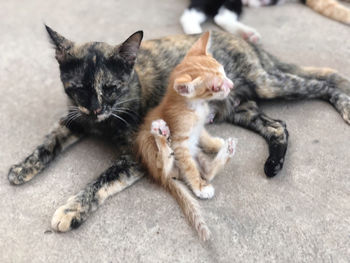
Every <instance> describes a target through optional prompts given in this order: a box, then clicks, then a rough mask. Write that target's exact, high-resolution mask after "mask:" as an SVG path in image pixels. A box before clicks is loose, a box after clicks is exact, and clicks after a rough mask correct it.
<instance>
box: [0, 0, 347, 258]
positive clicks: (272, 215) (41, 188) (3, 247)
mask: <svg viewBox="0 0 350 263" xmlns="http://www.w3.org/2000/svg"><path fill="white" fill-rule="evenodd" d="M187 2H188V1H187V0H176V1H174V0H162V1H158V0H147V1H142V0H128V1H121V0H119V1H118V0H104V1H93V0H85V1H68V0H60V1H58V0H56V1H52V0H34V1H19V0H16V1H15V0H13V1H2V3H1V8H0V17H1V20H0V32H1V34H0V92H1V96H0V112H1V113H0V124H1V125H0V134H1V140H0V149H1V151H0V174H1V175H2V176H1V177H0V200H1V201H0V209H1V210H0V211H1V212H0V262H3V263H5V262H349V261H350V177H349V176H350V168H349V167H350V163H349V160H350V159H349V157H350V141H349V138H350V127H349V126H348V125H346V124H345V123H344V122H343V120H342V119H341V117H340V116H339V115H338V113H337V112H336V111H335V110H334V109H333V108H332V107H331V106H330V105H329V104H327V103H326V102H321V101H302V102H288V103H286V102H273V103H268V104H267V103H265V104H263V105H262V108H263V110H264V111H265V112H266V113H267V114H269V115H270V116H272V117H274V118H279V119H282V120H285V121H286V122H287V125H288V128H289V132H290V144H289V149H288V152H287V156H286V162H285V167H284V169H283V171H282V172H281V174H280V175H279V176H277V177H276V178H273V179H270V180H269V179H266V177H265V175H264V172H263V165H264V161H265V159H266V158H267V154H268V153H267V145H266V143H265V142H264V140H263V139H262V138H261V137H259V136H258V135H256V134H254V133H252V132H250V131H247V130H244V129H242V128H237V127H233V126H230V125H218V126H211V127H210V131H211V132H212V133H213V134H216V135H220V136H223V137H228V136H235V137H238V138H239V149H238V152H237V154H236V156H235V158H234V160H233V161H232V162H231V163H230V164H229V165H228V166H227V168H226V169H225V171H223V172H222V173H221V174H220V175H219V176H218V177H216V179H215V181H214V186H215V187H216V196H215V198H214V199H213V200H210V201H201V202H200V203H201V206H202V208H203V211H204V216H205V218H206V220H207V223H208V225H209V226H210V228H211V230H212V233H213V237H212V240H211V241H210V242H208V243H206V244H203V243H201V242H199V240H198V238H197V236H196V234H195V232H194V231H193V230H192V229H191V227H189V225H188V224H187V223H186V221H185V219H184V217H183V215H182V213H181V211H180V209H179V207H178V205H177V204H176V202H175V201H174V200H173V198H172V197H171V196H170V195H169V194H168V193H166V192H165V191H163V190H162V189H161V188H159V187H158V186H156V185H154V184H152V183H150V182H149V181H147V180H145V179H143V180H142V181H140V182H138V183H137V184H136V185H134V186H133V187H131V188H129V189H127V190H125V191H124V192H122V193H120V194H119V195H117V196H115V197H113V198H111V199H109V200H108V201H107V202H106V203H105V205H104V206H102V207H101V208H100V209H99V210H98V211H96V212H95V213H94V214H93V216H91V218H90V219H89V220H88V221H87V222H86V223H85V224H83V225H82V226H81V227H80V228H79V229H77V230H75V231H72V232H70V233H66V234H57V233H53V232H51V231H50V220H51V216H52V214H53V213H54V211H55V209H56V208H57V207H58V206H60V205H62V204H63V203H64V202H65V201H66V199H67V198H68V197H69V196H71V195H72V194H75V193H77V192H78V191H79V190H80V189H81V188H82V187H84V186H85V185H86V184H87V183H88V182H90V181H91V180H93V178H95V177H96V176H97V175H98V174H99V173H100V172H102V171H103V170H104V169H105V168H107V167H108V166H109V165H110V164H111V163H112V161H113V157H114V156H115V154H116V153H117V152H118V150H117V149H113V148H111V147H110V146H109V145H108V144H106V143H103V142H99V141H97V140H94V139H88V140H85V141H83V142H81V143H79V144H78V145H76V146H75V147H73V148H71V149H69V150H68V151H67V152H65V153H64V154H63V155H62V156H61V157H59V158H58V159H57V160H56V161H55V162H54V163H52V165H51V166H50V168H49V169H47V170H46V171H44V172H43V173H42V174H41V175H40V176H38V177H36V178H35V179H34V180H33V181H31V182H30V183H27V184H25V185H23V186H19V187H14V186H10V185H9V183H8V181H7V171H8V169H9V167H10V165H12V164H14V163H17V162H19V161H20V160H22V159H23V158H24V157H25V156H26V155H28V154H29V153H30V152H31V151H32V150H33V148H34V147H35V146H36V145H38V144H40V143H41V141H42V139H43V136H44V135H45V134H46V133H47V132H48V131H49V130H50V128H51V127H52V126H53V124H54V123H55V122H56V120H57V119H58V117H59V116H60V115H61V114H62V113H63V112H64V111H65V103H66V102H65V95H64V94H63V89H62V87H61V83H60V80H59V71H58V66H57V63H56V61H55V60H54V50H53V49H52V48H51V46H50V44H49V42H48V37H47V36H46V32H45V30H44V27H43V23H44V22H45V23H47V24H48V25H50V26H51V27H53V28H54V29H56V30H57V31H58V32H60V33H62V34H63V35H65V36H66V37H69V38H71V39H72V40H75V41H78V42H83V41H91V40H96V41H97V40H98V41H107V42H109V43H119V42H120V41H122V40H124V39H125V38H126V37H128V36H129V35H130V34H131V33H133V32H134V31H136V30H139V29H143V30H144V32H145V39H151V38H155V37H161V36H164V35H168V34H176V33H181V27H180V25H179V22H178V19H179V17H180V15H181V13H182V11H183V9H184V8H185V7H186V5H187ZM243 22H245V23H247V24H249V25H251V26H253V27H255V28H256V29H258V31H259V32H260V33H261V34H262V36H263V45H264V46H265V48H266V49H268V50H269V51H270V52H272V53H274V54H275V55H277V56H279V57H281V58H282V59H283V60H285V61H289V62H294V63H298V64H302V65H309V66H311V65H312V66H328V67H332V68H335V69H337V70H338V71H339V72H341V73H342V74H344V75H347V76H349V77H350V42H349V41H350V27H347V26H344V25H341V24H339V23H336V22H333V21H330V20H328V19H326V18H324V17H322V16H320V15H318V14H316V13H314V12H313V11H312V10H310V9H308V8H307V7H305V6H302V5H300V4H298V3H288V4H286V5H283V6H276V7H270V8H262V9H249V10H247V11H246V13H245V16H244V17H243ZM214 27H215V26H213V25H212V24H211V22H208V23H206V24H205V28H214Z"/></svg>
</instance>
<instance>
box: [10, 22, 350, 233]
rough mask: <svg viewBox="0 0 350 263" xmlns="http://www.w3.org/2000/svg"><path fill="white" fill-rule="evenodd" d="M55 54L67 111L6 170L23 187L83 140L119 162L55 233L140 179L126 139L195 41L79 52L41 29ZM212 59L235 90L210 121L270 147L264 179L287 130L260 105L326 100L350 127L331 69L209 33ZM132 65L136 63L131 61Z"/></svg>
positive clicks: (349, 84) (66, 211) (64, 209)
mask: <svg viewBox="0 0 350 263" xmlns="http://www.w3.org/2000/svg"><path fill="white" fill-rule="evenodd" d="M46 29H47V31H48V33H49V35H50V37H51V39H52V42H53V43H54V45H55V48H56V59H57V61H58V63H59V67H60V72H61V80H62V83H63V86H64V90H65V92H66V93H67V95H68V98H69V100H70V102H71V104H72V107H70V108H68V114H67V116H66V117H65V118H63V119H61V120H60V122H59V124H58V125H57V127H56V128H55V129H54V130H53V131H52V132H51V133H49V134H48V135H47V136H46V138H45V140H44V142H43V143H42V144H41V145H39V146H38V147H37V148H36V149H35V150H34V152H33V153H32V154H30V155H29V156H28V157H27V158H26V159H25V160H24V161H22V162H21V163H19V164H16V165H13V166H12V167H11V168H10V171H9V174H8V179H9V181H10V182H11V183H12V184H16V185H18V184H23V183H25V182H27V181H29V180H31V179H32V178H34V176H35V175H37V174H38V173H39V172H41V171H42V170H43V169H44V168H45V167H47V166H48V164H49V163H50V162H51V161H52V160H53V159H54V158H55V157H56V156H57V155H58V154H59V153H60V152H62V151H63V150H64V149H65V148H66V147H68V146H70V145H72V144H73V143H74V142H76V141H77V140H79V139H80V138H82V137H84V136H85V135H100V136H104V137H105V138H106V137H109V138H110V139H111V141H112V142H114V143H115V145H116V147H118V149H119V150H120V152H121V154H123V156H120V157H119V159H117V160H116V162H115V164H114V165H113V166H112V167H110V168H109V169H107V170H106V171H105V172H103V173H102V174H101V175H100V176H99V177H98V178H97V179H96V180H94V181H93V182H91V183H90V184H88V185H87V186H86V187H85V188H84V189H83V190H81V191H80V192H79V193H78V194H76V195H74V196H72V197H71V198H69V199H68V201H67V203H66V204H64V205H63V206H61V207H60V208H58V209H57V210H56V212H55V214H54V216H53V219H52V227H53V229H55V230H57V231H68V230H70V229H72V228H76V227H78V226H79V225H80V224H81V223H82V222H84V221H85V220H86V219H87V218H88V216H89V215H90V214H91V212H92V211H94V210H96V209H97V207H98V206H99V205H101V204H102V203H103V201H104V200H105V199H106V198H107V197H108V196H111V195H113V194H116V193H117V192H120V191H122V190H123V189H124V188H126V187H128V186H130V185H131V184H133V183H134V182H135V181H137V180H138V179H140V178H141V177H142V176H143V171H142V169H141V168H140V166H139V164H138V163H136V162H135V161H134V160H133V157H132V156H131V155H130V152H131V147H130V145H131V142H130V138H132V136H131V135H130V133H131V132H133V131H134V130H135V129H136V128H137V125H138V124H139V123H140V119H142V117H144V115H145V114H146V113H147V111H149V110H150V109H151V108H154V107H155V106H156V105H157V104H158V103H159V102H160V100H161V98H162V96H163V95H164V92H165V89H166V85H167V83H168V78H169V75H170V72H171V71H172V70H173V68H174V67H175V66H176V65H177V64H178V63H179V62H180V61H181V60H182V59H183V58H184V56H185V54H186V52H187V51H188V50H189V48H190V47H191V46H192V45H193V43H194V42H195V41H196V40H197V39H198V36H197V35H178V36H170V37H164V38H161V39H157V40H149V41H144V42H143V43H142V45H141V46H140V44H141V40H142V37H143V33H142V32H141V31H139V32H136V33H134V34H133V35H131V36H130V37H129V38H128V39H127V40H126V41H125V42H124V43H122V44H120V45H116V46H111V45H108V44H106V43H101V42H91V43H85V44H82V45H78V44H75V43H74V42H72V41H70V40H68V39H66V38H64V37H63V36H61V35H60V34H58V33H57V32H55V31H53V30H52V29H51V28H49V27H46ZM211 36H212V45H211V48H210V50H209V52H210V53H211V54H212V55H213V57H214V58H215V59H216V60H217V61H218V62H219V63H220V64H222V65H223V67H224V70H225V72H226V74H227V77H228V78H229V79H231V80H232V81H233V83H234V85H235V89H234V90H232V91H231V92H230V94H229V96H228V97H227V98H226V99H225V100H222V101H212V102H210V107H211V111H212V112H214V113H215V117H214V121H215V122H223V121H226V122H229V123H232V124H235V125H239V126H242V127H245V128H247V129H250V130H252V131H255V132H257V133H258V134H260V135H261V136H263V137H264V138H265V139H266V141H267V143H268V145H269V152H270V154H269V157H268V159H267V161H266V163H265V173H266V175H267V176H268V177H272V176H275V175H276V174H277V173H278V172H279V171H280V170H281V169H282V167H283V163H284V161H285V158H284V157H285V153H286V150H287V144H288V131H287V129H286V125H285V123H284V122H283V121H281V120H275V119H272V118H270V117H268V116H267V115H265V114H264V113H263V112H261V110H260V109H259V107H258V105H257V102H258V101H260V100H272V99H308V98H319V99H323V100H326V101H329V102H330V103H331V104H332V105H333V106H334V107H335V109H336V110H337V111H338V112H339V113H340V114H341V116H342V117H343V119H344V120H345V121H346V122H347V123H348V124H350V81H349V80H347V79H345V78H344V77H342V76H340V75H339V74H337V73H335V72H334V71H333V70H330V69H318V68H305V67H299V66H296V65H291V64H286V63H282V62H280V61H279V60H278V59H277V58H275V57H274V56H272V55H270V54H269V53H267V52H265V51H264V50H263V49H261V48H260V47H259V46H256V45H254V44H252V43H248V42H246V41H244V40H242V39H241V38H238V37H235V36H234V35H231V34H229V33H225V32H212V34H211ZM136 58H137V61H136Z"/></svg>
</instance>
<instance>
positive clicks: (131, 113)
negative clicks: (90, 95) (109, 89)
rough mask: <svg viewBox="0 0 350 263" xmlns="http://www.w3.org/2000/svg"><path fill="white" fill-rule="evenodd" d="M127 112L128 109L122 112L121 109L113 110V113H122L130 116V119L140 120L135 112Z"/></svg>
mask: <svg viewBox="0 0 350 263" xmlns="http://www.w3.org/2000/svg"><path fill="white" fill-rule="evenodd" d="M127 110H128V109H125V110H123V109H120V108H118V109H114V110H113V112H114V111H116V112H122V113H125V114H128V115H129V116H131V117H135V118H137V119H138V120H139V119H140V117H139V116H138V114H137V113H136V112H134V111H131V110H129V111H127Z"/></svg>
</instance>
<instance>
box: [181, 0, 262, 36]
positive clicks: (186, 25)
mask: <svg viewBox="0 0 350 263" xmlns="http://www.w3.org/2000/svg"><path fill="white" fill-rule="evenodd" d="M242 9H243V4H242V1H241V0H216V1H213V0H191V3H190V5H189V7H188V8H187V9H186V10H185V11H184V12H183V14H182V16H181V18H180V23H181V25H182V28H183V30H184V32H185V33H186V34H199V33H201V32H202V28H201V26H200V25H201V23H203V22H204V21H205V20H206V19H207V18H213V20H214V22H215V23H216V24H217V25H218V26H219V27H221V28H223V29H224V30H226V31H228V32H230V33H232V34H235V35H237V36H240V37H242V38H243V39H245V40H248V41H250V42H253V43H257V42H258V41H259V40H260V38H261V37H260V34H259V33H258V32H257V31H256V30H255V29H254V28H251V27H249V26H247V25H245V24H243V23H241V22H239V21H238V18H239V17H240V15H241V14H242Z"/></svg>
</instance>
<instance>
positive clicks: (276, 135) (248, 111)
mask: <svg viewBox="0 0 350 263" xmlns="http://www.w3.org/2000/svg"><path fill="white" fill-rule="evenodd" d="M226 119H227V121H229V122H232V123H234V124H236V125H239V126H242V127H245V128H247V129H250V130H252V131H254V132H256V133H258V134H260V135H261V136H263V137H264V138H265V140H266V141H267V143H268V145H269V153H270V154H269V157H268V159H267V160H266V162H265V169H264V170H265V174H266V175H267V176H268V177H273V176H275V175H277V174H278V172H279V171H280V170H281V169H282V167H283V163H284V159H285V154H286V151H287V146H288V131H287V128H286V124H285V123H284V122H283V121H281V120H274V119H272V118H270V117H268V116H266V115H265V114H264V113H262V112H261V110H260V109H259V108H258V106H257V104H256V103H255V102H254V101H247V102H245V103H242V104H241V105H240V106H238V107H236V108H235V109H234V111H233V112H231V113H230V114H228V115H227V116H226Z"/></svg>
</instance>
